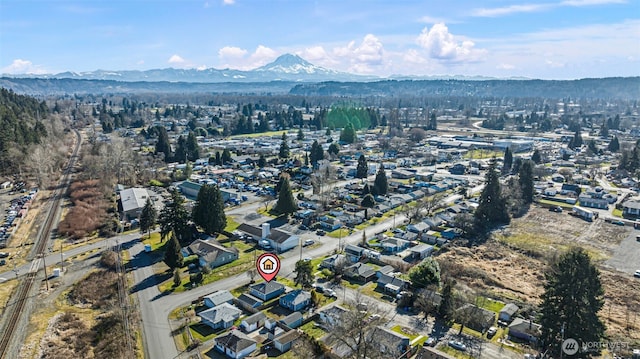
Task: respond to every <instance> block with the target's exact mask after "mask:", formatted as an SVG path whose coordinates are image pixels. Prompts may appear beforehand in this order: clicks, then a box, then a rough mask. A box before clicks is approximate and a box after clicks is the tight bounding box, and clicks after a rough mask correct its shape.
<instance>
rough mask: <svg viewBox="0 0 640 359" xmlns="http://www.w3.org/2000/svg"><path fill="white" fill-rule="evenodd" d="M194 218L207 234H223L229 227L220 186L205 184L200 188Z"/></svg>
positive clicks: (194, 208)
mask: <svg viewBox="0 0 640 359" xmlns="http://www.w3.org/2000/svg"><path fill="white" fill-rule="evenodd" d="M192 217H193V222H194V223H195V224H196V225H198V226H200V227H202V229H203V230H204V232H205V233H208V234H212V233H222V231H223V230H224V227H226V225H227V217H226V216H225V213H224V201H223V200H222V194H221V193H220V189H219V188H218V186H216V185H210V184H205V185H203V186H202V187H201V188H200V192H198V198H197V199H196V203H195V205H194V207H193V211H192Z"/></svg>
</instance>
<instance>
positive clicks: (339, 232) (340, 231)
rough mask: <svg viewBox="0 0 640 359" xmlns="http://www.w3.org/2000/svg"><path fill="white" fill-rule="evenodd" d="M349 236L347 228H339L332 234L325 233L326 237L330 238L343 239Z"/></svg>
mask: <svg viewBox="0 0 640 359" xmlns="http://www.w3.org/2000/svg"><path fill="white" fill-rule="evenodd" d="M349 234H350V230H349V229H348V228H339V229H336V230H335V231H333V232H329V233H327V236H329V237H331V238H344V237H346V236H348V235H349Z"/></svg>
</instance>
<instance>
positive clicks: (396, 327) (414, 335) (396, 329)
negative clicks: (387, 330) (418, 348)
mask: <svg viewBox="0 0 640 359" xmlns="http://www.w3.org/2000/svg"><path fill="white" fill-rule="evenodd" d="M391 330H392V331H394V332H396V333H400V334H402V335H404V336H405V337H408V338H409V339H411V340H414V339H415V338H417V337H418V336H420V334H418V333H409V332H405V331H404V330H403V329H402V327H401V326H400V325H394V326H393V327H391ZM425 340H426V339H425Z"/></svg>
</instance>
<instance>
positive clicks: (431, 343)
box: [424, 337, 438, 347]
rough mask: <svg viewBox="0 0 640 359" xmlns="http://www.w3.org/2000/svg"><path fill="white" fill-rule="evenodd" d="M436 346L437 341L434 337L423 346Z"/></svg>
mask: <svg viewBox="0 0 640 359" xmlns="http://www.w3.org/2000/svg"><path fill="white" fill-rule="evenodd" d="M436 344H438V341H437V340H436V338H434V337H429V339H427V341H426V342H424V345H426V346H428V347H435V346H436Z"/></svg>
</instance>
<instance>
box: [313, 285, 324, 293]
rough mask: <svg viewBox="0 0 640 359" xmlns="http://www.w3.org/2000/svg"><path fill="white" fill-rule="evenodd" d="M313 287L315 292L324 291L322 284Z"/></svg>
mask: <svg viewBox="0 0 640 359" xmlns="http://www.w3.org/2000/svg"><path fill="white" fill-rule="evenodd" d="M313 289H315V290H316V293H324V287H322V286H316V287H314V288H313Z"/></svg>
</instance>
